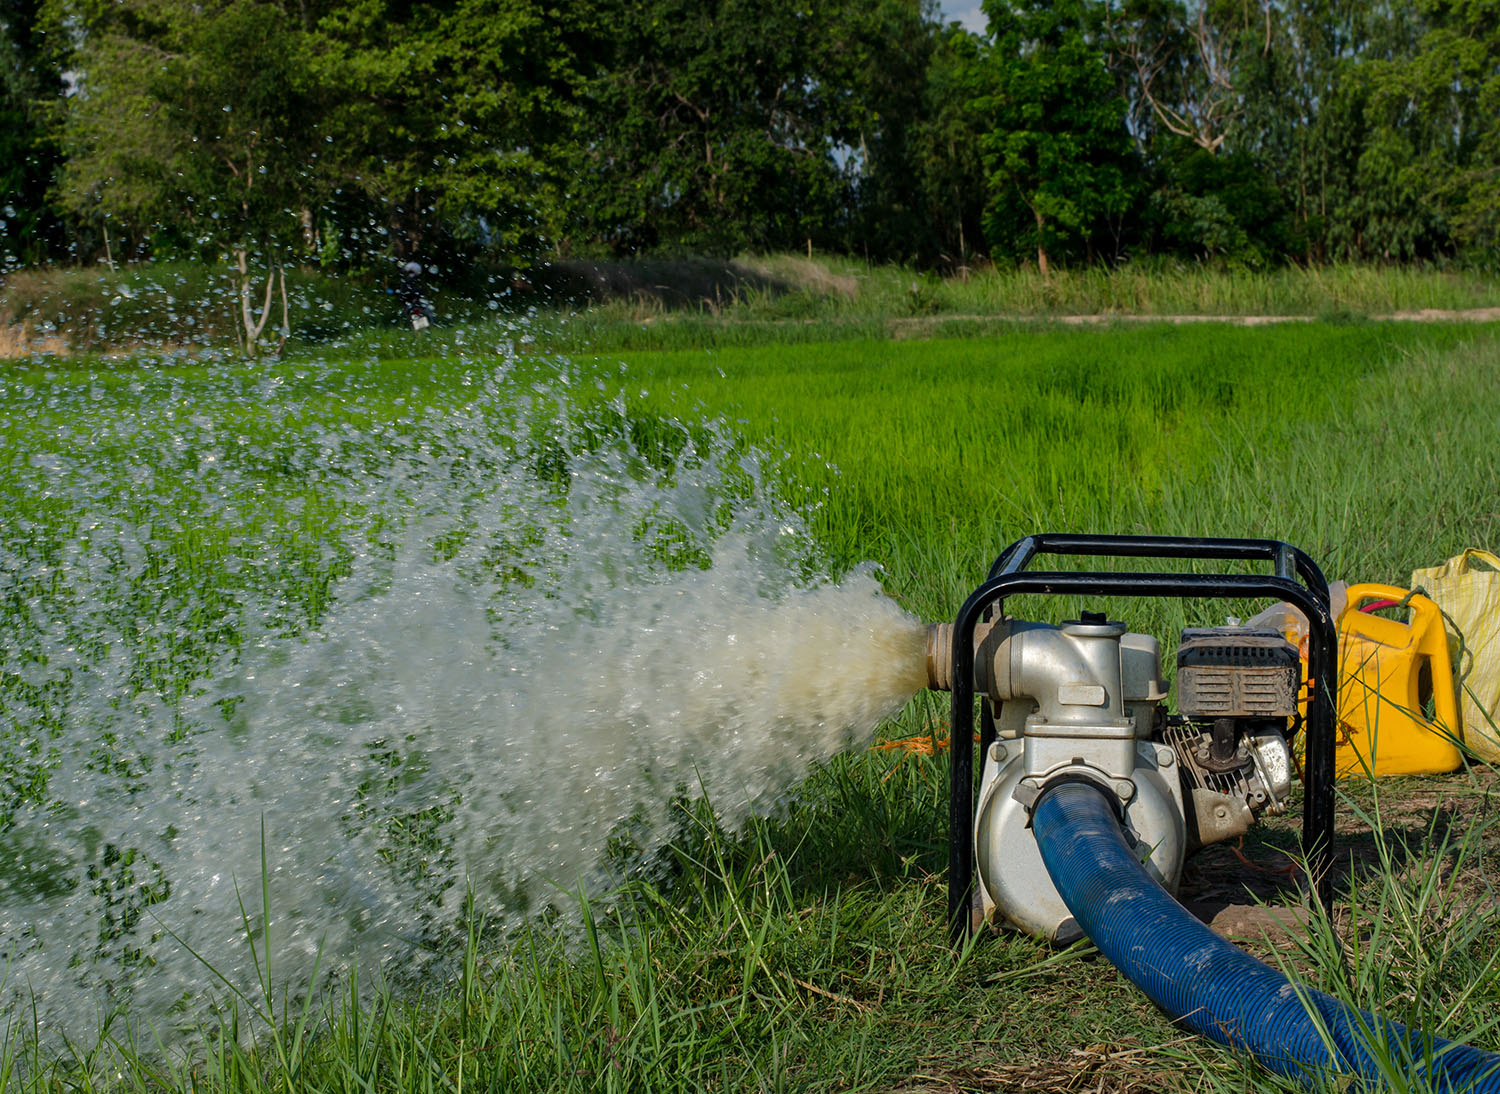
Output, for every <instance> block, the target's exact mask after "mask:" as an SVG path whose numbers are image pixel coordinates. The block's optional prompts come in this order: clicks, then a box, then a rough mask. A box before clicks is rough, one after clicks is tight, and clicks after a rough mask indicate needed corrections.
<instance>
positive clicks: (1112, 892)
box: [1032, 781, 1500, 1094]
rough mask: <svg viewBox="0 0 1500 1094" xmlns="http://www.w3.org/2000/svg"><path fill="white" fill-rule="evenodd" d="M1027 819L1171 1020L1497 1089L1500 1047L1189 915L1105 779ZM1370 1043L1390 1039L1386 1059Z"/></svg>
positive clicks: (1281, 1047)
mask: <svg viewBox="0 0 1500 1094" xmlns="http://www.w3.org/2000/svg"><path fill="white" fill-rule="evenodd" d="M1032 827H1033V829H1034V831H1035V833H1036V840H1037V844H1038V846H1039V847H1040V848H1041V852H1042V861H1043V862H1044V863H1045V864H1046V866H1047V872H1048V873H1049V874H1050V875H1051V876H1052V883H1053V884H1054V885H1055V886H1056V887H1057V891H1058V894H1059V895H1060V896H1061V897H1062V898H1063V902H1064V903H1065V904H1067V906H1068V910H1069V911H1071V912H1072V913H1073V918H1074V919H1076V920H1077V921H1078V925H1079V926H1080V927H1081V928H1083V930H1084V932H1085V933H1086V934H1087V935H1088V936H1089V938H1091V939H1093V941H1094V945H1096V946H1097V947H1099V951H1100V952H1101V953H1103V954H1104V956H1105V957H1107V958H1109V960H1110V961H1111V962H1112V963H1113V964H1114V966H1115V967H1116V968H1117V969H1119V970H1120V971H1121V972H1122V973H1124V974H1125V975H1126V976H1127V977H1128V978H1129V979H1130V981H1131V982H1132V983H1134V984H1135V986H1136V987H1138V988H1140V989H1141V991H1143V992H1145V993H1146V995H1147V996H1149V997H1150V999H1151V1001H1152V1002H1153V1003H1155V1004H1156V1005H1157V1006H1158V1007H1160V1008H1161V1009H1162V1010H1164V1011H1166V1012H1167V1014H1168V1015H1169V1016H1170V1017H1171V1018H1172V1019H1173V1020H1174V1021H1176V1022H1179V1023H1181V1024H1183V1025H1185V1026H1187V1027H1188V1028H1190V1029H1192V1030H1194V1031H1195V1032H1197V1033H1200V1034H1202V1035H1203V1036H1205V1037H1208V1038H1210V1039H1212V1040H1214V1041H1217V1042H1219V1043H1220V1044H1221V1045H1226V1046H1228V1047H1230V1048H1233V1049H1238V1050H1242V1051H1247V1052H1249V1053H1251V1054H1252V1055H1253V1056H1254V1057H1255V1058H1256V1059H1257V1060H1259V1061H1260V1062H1261V1063H1262V1064H1264V1065H1265V1066H1266V1067H1267V1068H1269V1069H1270V1070H1272V1071H1275V1072H1277V1073H1279V1074H1282V1075H1288V1076H1293V1077H1299V1078H1308V1077H1311V1076H1317V1075H1323V1076H1331V1074H1332V1073H1347V1074H1352V1075H1358V1076H1361V1077H1363V1078H1364V1079H1366V1080H1369V1081H1371V1082H1372V1083H1376V1084H1379V1083H1380V1082H1381V1079H1382V1077H1383V1075H1384V1076H1389V1074H1390V1072H1391V1071H1392V1070H1395V1071H1396V1073H1397V1074H1400V1075H1403V1076H1411V1077H1413V1078H1418V1077H1425V1078H1426V1081H1427V1083H1428V1084H1429V1085H1430V1087H1431V1089H1432V1090H1434V1091H1441V1092H1444V1094H1450V1092H1451V1094H1457V1092H1458V1091H1482V1092H1490V1091H1493V1092H1496V1094H1500V1055H1495V1054H1493V1053H1489V1052H1484V1051H1481V1050H1479V1049H1476V1048H1471V1047H1469V1046H1468V1045H1462V1044H1458V1043H1457V1042H1454V1041H1447V1040H1444V1039H1443V1038H1441V1037H1436V1036H1433V1035H1431V1034H1427V1033H1423V1032H1422V1031H1421V1030H1415V1029H1408V1028H1406V1027H1405V1026H1402V1025H1400V1024H1399V1023H1396V1022H1392V1021H1389V1020H1386V1019H1383V1018H1376V1017H1374V1016H1372V1015H1371V1014H1369V1013H1368V1012H1366V1011H1362V1010H1353V1009H1351V1008H1349V1007H1346V1006H1345V1005H1344V1004H1342V1003H1340V1002H1339V1001H1338V1000H1337V999H1334V998H1333V997H1332V996H1330V995H1325V994H1324V993H1322V992H1320V991H1314V990H1313V989H1311V988H1308V987H1306V986H1303V985H1296V986H1294V985H1293V984H1292V982H1291V981H1290V980H1288V979H1287V978H1286V977H1285V976H1283V975H1282V974H1281V973H1279V972H1277V971H1276V970H1275V969H1273V968H1271V967H1270V966H1269V965H1267V964H1266V963H1265V962H1263V961H1257V960H1256V959H1255V958H1253V957H1251V956H1250V955H1249V954H1247V953H1245V952H1244V951H1242V950H1240V949H1238V948H1236V947H1235V946H1232V945H1230V944H1229V943H1228V942H1226V941H1224V939H1222V938H1220V937H1219V936H1218V935H1217V934H1215V933H1214V932H1213V931H1211V930H1210V929H1209V928H1208V927H1206V926H1205V925H1204V924H1202V923H1200V922H1198V920H1196V919H1194V918H1193V917H1192V916H1191V915H1189V914H1188V912H1187V910H1186V909H1185V908H1183V907H1182V905H1180V904H1178V903H1177V901H1175V900H1173V899H1172V897H1171V896H1169V895H1168V894H1167V892H1166V891H1165V890H1164V889H1162V888H1161V886H1160V885H1158V884H1157V883H1156V882H1155V881H1154V880H1152V878H1151V877H1150V875H1149V874H1147V873H1146V871H1145V869H1144V868H1143V867H1142V866H1141V864H1140V862H1139V861H1138V855H1137V854H1136V852H1134V851H1132V850H1131V849H1130V847H1129V846H1127V844H1126V842H1125V836H1124V834H1123V832H1122V831H1121V829H1120V822H1119V821H1118V820H1117V819H1116V813H1115V810H1114V807H1113V805H1112V803H1111V802H1110V801H1109V800H1108V799H1107V798H1106V797H1105V793H1104V791H1103V790H1102V789H1101V788H1099V787H1096V786H1094V785H1093V784H1091V783H1085V782H1081V781H1075V782H1065V783H1059V784H1057V785H1055V786H1053V787H1051V788H1049V789H1048V790H1046V791H1045V792H1044V793H1043V794H1042V795H1041V797H1040V798H1039V799H1038V801H1037V805H1036V810H1035V812H1034V813H1033V815H1032ZM1372 1043H1373V1044H1375V1045H1376V1046H1381V1047H1383V1050H1384V1058H1385V1061H1386V1063H1385V1067H1384V1069H1382V1065H1381V1062H1380V1061H1379V1060H1378V1059H1377V1055H1376V1054H1375V1053H1372V1052H1371V1050H1370V1046H1371V1044H1372Z"/></svg>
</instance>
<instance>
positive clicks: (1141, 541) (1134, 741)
mask: <svg viewBox="0 0 1500 1094" xmlns="http://www.w3.org/2000/svg"><path fill="white" fill-rule="evenodd" d="M1041 553H1070V554H1101V555H1116V556H1119V555H1136V556H1147V557H1169V558H1246V559H1253V558H1266V559H1269V560H1270V561H1271V562H1273V564H1274V565H1275V566H1276V569H1277V573H1276V574H1275V575H1274V576H1260V575H1254V574H1218V575H1205V574H1193V573H1175V574H1142V573H1087V572H1077V571H1064V572H1060V573H1057V572H1048V573H1041V572H1025V571H1024V567H1025V566H1026V565H1027V563H1028V562H1030V561H1031V559H1032V557H1034V556H1035V555H1037V554H1041ZM1293 572H1296V573H1298V574H1300V575H1301V576H1302V577H1303V578H1304V581H1303V582H1299V581H1297V580H1294V579H1293V577H1292V576H1291V575H1292V573H1293ZM1023 592H1024V593H1036V592H1042V593H1049V592H1068V593H1079V592H1083V593H1093V594H1095V595H1101V596H1104V595H1109V596H1121V595H1123V596H1141V595H1159V596H1177V597H1183V596H1195V597H1196V596H1210V597H1213V596H1218V597H1235V598H1248V597H1265V596H1275V597H1277V598H1279V599H1285V600H1290V601H1291V602H1292V603H1294V604H1297V606H1299V607H1301V608H1302V609H1303V610H1304V612H1305V613H1306V614H1308V616H1309V618H1310V619H1312V620H1314V625H1313V628H1312V641H1311V643H1310V646H1311V649H1310V656H1309V661H1310V673H1309V675H1310V676H1311V677H1312V679H1313V686H1312V688H1311V695H1312V702H1311V703H1310V705H1309V714H1308V718H1307V723H1308V727H1310V732H1309V744H1308V798H1307V801H1308V813H1307V816H1306V818H1305V819H1306V820H1307V823H1308V829H1307V832H1308V834H1307V836H1306V839H1307V842H1308V847H1309V850H1310V851H1311V852H1312V854H1311V855H1310V858H1311V859H1312V861H1314V862H1315V864H1318V868H1317V869H1316V870H1315V872H1316V873H1318V877H1316V878H1315V881H1316V882H1317V883H1318V887H1319V893H1320V895H1321V896H1324V897H1325V899H1326V892H1327V891H1326V884H1325V882H1326V877H1325V875H1326V864H1327V861H1328V854H1329V852H1330V851H1331V840H1332V809H1331V794H1332V712H1331V708H1330V707H1329V706H1328V704H1327V701H1326V700H1327V698H1328V696H1329V695H1331V687H1330V686H1329V683H1330V681H1331V676H1330V675H1329V673H1330V670H1331V665H1332V649H1333V645H1332V643H1333V639H1332V621H1331V617H1330V615H1329V612H1328V606H1327V591H1326V584H1324V583H1323V580H1322V575H1321V574H1320V573H1318V571H1317V568H1316V567H1315V566H1313V564H1312V563H1311V561H1310V560H1308V559H1307V557H1306V556H1305V555H1303V554H1302V553H1301V552H1299V551H1296V550H1295V549H1294V548H1291V547H1288V546H1287V545H1285V544H1281V543H1277V542H1275V541H1269V540H1183V539H1169V538H1165V537H1139V536H1132V537H1121V536H1091V537H1081V536H1038V537H1030V538H1028V539H1026V540H1021V541H1019V542H1018V543H1017V544H1015V545H1013V546H1012V547H1011V548H1010V549H1009V550H1008V551H1007V552H1006V553H1005V554H1003V555H1001V557H1000V558H999V559H998V560H997V561H996V564H995V568H994V569H993V570H992V571H991V577H990V579H989V580H988V581H987V582H986V583H985V584H984V585H983V586H981V587H980V589H978V590H977V591H976V592H975V593H974V595H973V596H971V597H970V598H969V601H968V602H967V603H966V604H965V606H964V608H963V610H962V611H960V613H959V618H958V621H957V622H956V623H953V624H938V625H936V626H933V627H931V628H930V629H929V632H928V645H927V671H928V684H929V686H930V687H932V688H935V689H939V690H948V691H952V692H953V693H954V708H953V709H954V715H953V736H952V740H953V741H954V748H953V751H952V762H953V768H952V778H951V782H950V792H951V793H950V799H951V800H950V808H951V810H952V812H951V814H950V824H951V826H952V827H951V830H950V860H949V873H950V893H949V901H950V903H949V912H950V916H951V917H952V926H953V929H954V931H955V934H961V933H962V932H963V931H966V930H969V929H971V928H972V926H973V925H974V924H976V923H978V922H980V921H982V920H984V919H988V918H990V917H991V916H993V915H995V914H999V915H1001V916H1003V917H1004V918H1005V919H1006V920H1007V921H1009V922H1010V923H1011V924H1013V925H1015V926H1017V927H1019V928H1021V929H1023V930H1026V931H1028V932H1030V933H1032V934H1035V935H1039V936H1042V937H1045V938H1049V939H1054V940H1058V941H1067V940H1069V938H1070V937H1073V936H1075V935H1076V932H1077V928H1076V925H1075V923H1074V919H1073V916H1072V914H1071V913H1070V911H1069V909H1068V907H1067V906H1066V905H1065V904H1064V902H1063V900H1062V898H1061V897H1060V896H1059V895H1058V892H1057V890H1056V888H1055V887H1054V885H1053V883H1052V880H1051V879H1050V877H1049V876H1048V872H1047V869H1046V868H1045V866H1044V864H1043V862H1042V857H1041V853H1040V851H1039V849H1038V846H1037V841H1036V839H1035V838H1034V836H1033V833H1032V831H1031V824H1032V814H1033V810H1034V809H1035V807H1036V805H1037V802H1038V799H1039V798H1040V797H1041V796H1042V795H1043V794H1044V793H1045V792H1046V791H1048V790H1050V789H1052V788H1054V787H1057V786H1059V785H1061V784H1064V783H1067V782H1084V783H1088V784H1090V785H1092V786H1094V787H1095V788H1097V789H1098V790H1100V791H1101V792H1102V793H1103V794H1104V795H1105V796H1106V798H1107V800H1108V801H1109V802H1110V803H1111V806H1112V807H1113V808H1114V810H1115V812H1116V814H1117V816H1118V818H1119V820H1120V822H1121V826H1122V828H1123V830H1124V833H1125V836H1126V839H1127V841H1132V842H1133V846H1134V848H1135V852H1136V853H1138V855H1139V857H1140V860H1141V862H1142V864H1143V865H1144V866H1145V868H1146V870H1147V872H1148V873H1149V874H1150V876H1151V877H1152V878H1154V879H1155V880H1156V881H1157V882H1158V883H1160V884H1161V885H1162V887H1163V888H1165V889H1166V890H1167V891H1168V892H1173V893H1175V892H1176V889H1177V885H1178V881H1179V880H1180V878H1181V875H1182V864H1183V861H1184V859H1185V857H1186V856H1187V855H1188V854H1190V853H1192V852H1193V851H1195V850H1196V849H1198V848H1199V847H1201V846H1204V845H1206V844H1209V843H1214V842H1217V841H1220V840H1224V839H1231V838H1233V837H1235V836H1237V835H1239V834H1241V833H1243V832H1244V831H1246V830H1247V829H1248V828H1249V827H1250V825H1251V824H1253V823H1255V821H1256V820H1257V819H1258V818H1259V817H1260V816H1262V815H1265V814H1273V815H1274V814H1278V813H1282V812H1284V811H1285V809H1286V805H1287V799H1288V797H1289V795H1290V791H1291V778H1292V756H1291V745H1290V741H1291V740H1292V739H1293V738H1294V736H1295V735H1296V733H1298V732H1299V731H1303V730H1304V727H1303V725H1302V720H1301V718H1300V717H1299V714H1298V708H1297V694H1298V689H1299V686H1300V684H1301V682H1302V680H1301V667H1300V660H1299V658H1298V653H1297V650H1296V649H1295V648H1294V647H1292V646H1291V645H1290V644H1289V643H1288V642H1286V641H1285V639H1284V638H1282V637H1281V636H1280V635H1279V634H1275V633H1274V632H1265V631H1248V630H1246V629H1244V628H1239V627H1213V628H1195V629H1189V630H1187V631H1184V632H1183V635H1182V638H1181V642H1180V645H1179V648H1178V654H1177V658H1178V660H1177V670H1178V671H1177V692H1178V711H1177V713H1175V714H1174V713H1169V712H1168V710H1167V708H1166V700H1167V688H1166V686H1165V684H1164V682H1163V679H1162V672H1161V646H1160V643H1159V642H1158V640H1157V639H1156V638H1155V637H1152V636H1150V635H1145V634H1136V633H1132V632H1131V631H1129V630H1128V628H1127V627H1126V625H1125V624H1124V623H1123V622H1118V621H1114V620H1109V619H1106V618H1105V617H1104V616H1103V615H1098V614H1094V613H1088V612H1086V613H1084V614H1083V616H1082V618H1080V619H1076V620H1071V621H1069V622H1065V623H1062V624H1060V625H1056V626H1054V625H1050V624H1045V623H1034V622H1027V621H1024V620H1019V619H1013V618H1010V617H1007V616H1005V615H1004V614H1003V607H1004V605H1003V598H1004V597H1005V596H1006V595H1008V594H1010V593H1023ZM982 616H988V617H992V618H981V617H982ZM975 694H977V695H978V696H979V697H980V698H981V701H982V702H981V709H982V714H983V721H982V730H981V734H980V753H981V764H982V767H981V773H980V779H979V788H978V802H977V806H975V807H974V808H973V810H972V811H971V810H970V808H969V803H970V801H971V800H972V797H971V795H972V789H973V787H972V748H965V747H963V742H966V741H968V740H970V737H971V734H972V729H971V727H972V721H973V697H974V696H975ZM1324 752H1326V753H1327V756H1326V757H1325V756H1324V755H1323V753H1324ZM965 761H967V762H965ZM1324 767H1326V769H1327V770H1326V771H1324V770H1323V768H1324ZM976 876H977V880H978V883H979V884H978V886H977V887H976V888H975V890H974V892H973V893H972V894H971V893H970V887H971V882H972V880H973V879H974V878H975V877H976Z"/></svg>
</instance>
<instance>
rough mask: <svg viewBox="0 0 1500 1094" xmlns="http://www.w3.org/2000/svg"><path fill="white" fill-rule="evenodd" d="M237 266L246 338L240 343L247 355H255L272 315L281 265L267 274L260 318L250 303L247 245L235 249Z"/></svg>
mask: <svg viewBox="0 0 1500 1094" xmlns="http://www.w3.org/2000/svg"><path fill="white" fill-rule="evenodd" d="M234 257H235V268H236V269H237V270H238V271H239V277H238V278H236V281H237V282H238V288H239V298H240V322H241V323H242V324H243V325H244V331H245V340H244V341H243V342H242V343H241V344H240V348H241V350H242V351H243V352H244V354H245V356H246V357H254V356H255V351H256V348H257V347H258V345H259V343H260V336H261V334H262V332H264V331H265V329H266V320H267V319H269V318H270V317H271V291H272V289H273V288H274V286H275V284H276V271H277V269H278V268H279V267H275V266H273V267H272V268H271V272H270V273H269V274H267V275H266V299H265V301H264V302H263V303H262V304H261V306H260V318H259V319H256V318H255V313H254V312H253V311H252V309H251V305H250V252H249V249H248V248H246V247H239V248H236V249H235V252H234Z"/></svg>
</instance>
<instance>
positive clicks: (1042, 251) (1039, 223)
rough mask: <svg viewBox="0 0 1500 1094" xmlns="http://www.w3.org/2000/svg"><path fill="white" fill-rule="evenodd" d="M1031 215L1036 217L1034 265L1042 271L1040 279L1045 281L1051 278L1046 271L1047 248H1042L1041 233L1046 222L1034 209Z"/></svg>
mask: <svg viewBox="0 0 1500 1094" xmlns="http://www.w3.org/2000/svg"><path fill="white" fill-rule="evenodd" d="M1032 215H1033V216H1035V217H1036V265H1037V269H1039V270H1041V271H1042V278H1043V279H1044V280H1045V279H1046V278H1049V277H1051V274H1050V272H1049V271H1048V269H1047V248H1046V247H1044V246H1042V232H1043V231H1044V230H1045V229H1046V227H1047V222H1046V221H1045V220H1043V219H1042V214H1041V213H1039V212H1037V211H1036V210H1035V209H1033V210H1032Z"/></svg>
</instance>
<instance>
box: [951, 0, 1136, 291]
mask: <svg viewBox="0 0 1500 1094" xmlns="http://www.w3.org/2000/svg"><path fill="white" fill-rule="evenodd" d="M984 10H985V13H986V15H988V16H989V20H990V35H991V37H992V39H993V43H992V44H991V46H990V47H989V49H988V50H987V51H986V52H985V54H984V55H983V57H982V58H981V59H980V60H979V63H980V64H981V65H984V66H985V67H986V68H987V69H988V70H989V71H988V73H987V75H988V77H989V79H990V81H992V82H991V83H990V87H991V91H990V93H989V94H988V95H987V96H984V97H982V98H980V99H979V100H978V101H977V103H976V108H977V109H978V110H979V111H980V112H981V113H982V114H984V115H985V116H986V117H987V118H988V120H989V132H988V134H987V135H986V136H985V138H984V140H983V149H984V165H985V169H986V171H987V172H988V173H989V175H988V180H987V186H988V190H989V199H990V200H989V204H988V205H987V207H986V210H985V235H986V237H987V238H988V239H989V241H990V245H991V246H992V247H994V248H995V249H996V250H997V251H999V252H1001V253H1005V254H1009V255H1013V256H1016V257H1020V256H1022V255H1024V254H1025V253H1026V252H1028V251H1033V252H1034V253H1035V255H1036V259H1037V265H1038V266H1039V267H1040V268H1041V269H1042V270H1043V272H1045V271H1046V270H1047V268H1048V263H1049V255H1051V254H1058V255H1063V254H1073V255H1077V256H1080V257H1087V258H1091V259H1092V258H1104V259H1110V258H1114V257H1117V256H1118V253H1119V248H1118V243H1119V240H1118V238H1115V239H1111V238H1110V228H1111V227H1112V226H1114V227H1115V228H1118V226H1119V224H1120V222H1121V220H1122V219H1123V218H1124V215H1125V213H1126V211H1127V210H1128V209H1129V208H1130V205H1131V203H1132V201H1133V200H1134V192H1133V191H1134V186H1133V184H1132V181H1131V176H1132V163H1131V149H1130V138H1129V135H1128V133H1127V132H1126V130H1125V102H1124V100H1123V99H1121V98H1120V96H1119V94H1118V92H1117V90H1116V88H1115V85H1114V82H1113V81H1112V80H1111V78H1110V75H1109V71H1108V69H1107V68H1106V67H1105V63H1104V55H1103V53H1102V51H1101V50H1100V48H1099V46H1098V44H1097V39H1098V36H1099V33H1100V30H1101V27H1102V20H1103V7H1102V5H1100V4H1098V3H1096V2H1094V0H1059V2H1057V3H1052V2H1044V0H1017V2H1011V0H986V2H985V5H984Z"/></svg>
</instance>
